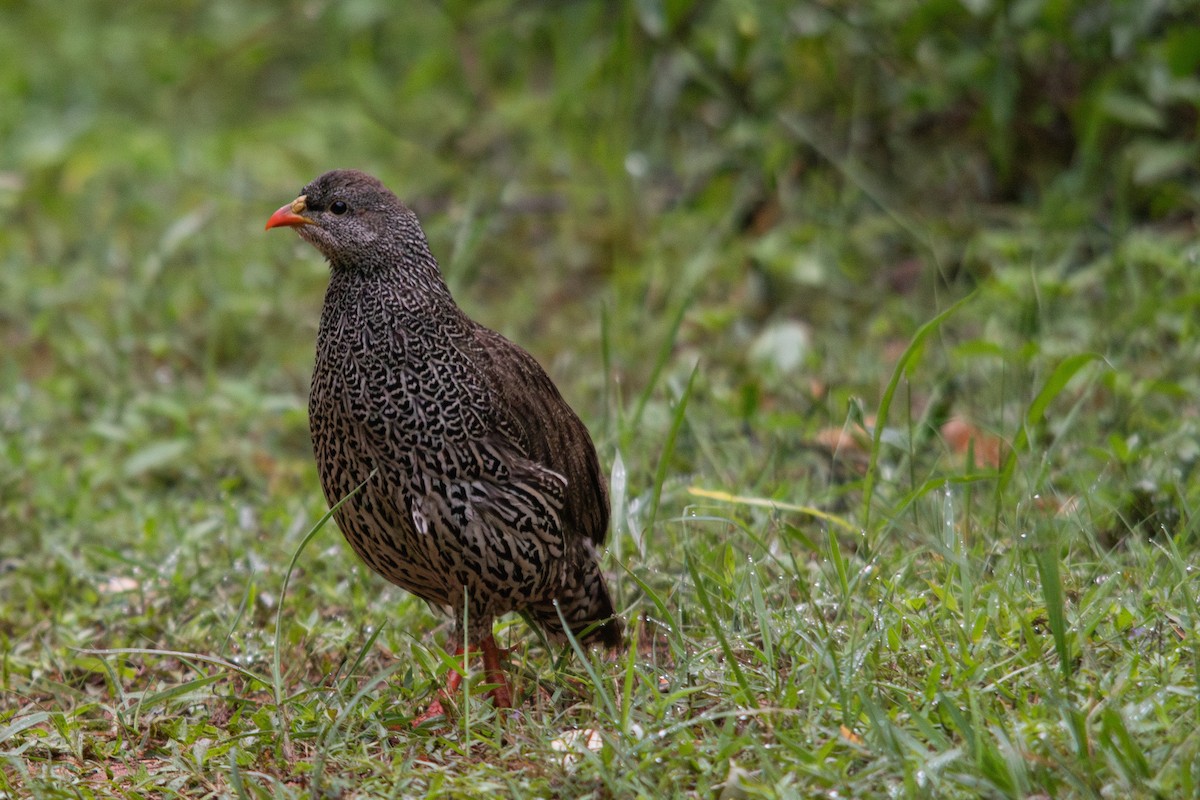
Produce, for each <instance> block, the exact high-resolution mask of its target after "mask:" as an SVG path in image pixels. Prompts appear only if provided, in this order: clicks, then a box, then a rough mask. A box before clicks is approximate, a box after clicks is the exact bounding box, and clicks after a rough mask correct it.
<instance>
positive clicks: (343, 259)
mask: <svg viewBox="0 0 1200 800" xmlns="http://www.w3.org/2000/svg"><path fill="white" fill-rule="evenodd" d="M302 195H303V196H304V197H305V206H304V208H305V213H306V214H307V215H308V216H309V218H311V219H312V220H313V221H314V224H306V225H302V226H298V227H297V232H298V233H299V234H300V235H301V236H302V237H303V238H304V239H305V240H307V241H308V242H310V243H311V244H313V245H314V246H315V247H316V248H317V249H318V250H320V251H321V252H322V253H323V254H324V255H325V257H326V258H327V259H328V260H329V263H330V267H331V277H330V282H329V288H328V290H327V292H326V295H325V306H324V309H323V311H322V314H321V325H320V332H319V334H318V338H317V359H316V366H315V368H314V371H313V380H312V392H311V395H310V399H309V420H310V427H311V432H312V439H313V447H314V450H315V453H316V458H317V467H318V471H319V473H320V476H321V484H322V486H323V488H324V491H325V496H326V498H327V499H328V500H329V502H330V503H331V504H333V503H336V502H338V501H339V500H341V499H342V498H343V497H345V496H346V495H347V494H349V493H350V492H351V491H352V490H353V489H354V488H355V487H357V486H358V485H359V484H361V483H362V482H363V481H365V480H367V478H368V476H369V475H370V474H371V472H372V471H373V470H374V471H375V475H374V477H373V478H371V479H370V480H369V481H368V483H367V484H366V485H365V486H364V487H363V490H362V491H361V492H359V493H358V494H356V495H355V496H353V497H351V498H350V499H349V500H348V501H347V502H346V503H345V504H343V505H342V507H341V508H340V509H338V511H337V513H336V515H335V516H336V519H337V522H338V525H339V527H340V528H341V530H342V532H343V533H344V534H345V537H346V539H347V541H348V542H349V543H350V545H351V547H353V549H354V551H355V552H356V553H357V554H358V555H359V556H360V557H361V558H362V560H363V561H365V562H366V563H367V564H368V565H369V566H370V567H371V568H372V569H373V570H375V571H376V572H378V573H379V574H380V575H382V576H383V577H385V578H387V579H388V580H389V581H392V582H393V583H395V584H397V585H399V586H402V587H403V588H405V589H407V590H409V591H411V592H413V593H414V594H416V595H418V596H420V597H422V598H424V599H425V600H427V601H429V602H431V603H434V604H436V605H439V606H444V607H448V608H450V609H452V611H453V613H454V619H455V620H456V623H457V625H458V626H459V627H461V624H462V617H463V614H462V611H463V604H464V598H465V602H467V604H468V605H467V612H468V613H467V618H468V621H469V629H468V630H467V631H465V632H464V631H462V630H461V629H458V630H456V633H455V639H454V641H456V642H461V641H462V640H463V634H464V633H466V635H467V637H468V639H469V640H470V641H479V640H481V639H482V638H483V637H484V636H490V633H491V626H492V622H493V619H494V618H495V617H497V616H499V615H501V614H504V613H506V612H509V611H523V612H526V613H527V614H528V615H529V616H530V617H531V618H532V619H534V620H536V621H537V622H538V624H540V625H541V626H542V627H543V628H544V629H545V630H546V632H547V634H548V635H549V636H551V637H552V638H560V637H561V635H562V624H561V621H560V619H559V616H558V611H557V610H556V608H555V604H556V603H557V606H558V608H559V609H561V611H562V615H563V617H564V618H565V619H566V620H567V621H568V624H569V625H570V627H571V629H572V632H573V633H575V634H582V633H583V632H584V631H585V630H586V629H588V628H589V627H591V626H594V627H591V630H590V632H589V633H588V634H587V637H586V638H587V640H595V641H599V642H601V643H603V644H605V645H607V646H610V647H615V646H617V645H618V644H619V643H620V640H621V625H620V622H619V621H618V620H617V618H616V617H615V616H614V612H613V606H612V601H611V599H610V595H609V592H608V587H607V585H606V583H605V580H604V577H603V575H602V573H601V572H600V569H599V564H598V556H597V548H598V547H599V546H600V545H602V544H603V543H604V540H605V537H606V535H607V530H608V517H609V503H608V492H607V489H606V488H605V483H604V478H603V475H602V473H601V471H600V464H599V462H598V460H597V457H596V450H595V447H594V446H593V444H592V440H591V438H590V437H589V435H588V432H587V429H586V428H585V427H584V425H583V423H582V422H581V421H580V420H579V417H578V416H576V414H575V412H574V411H572V410H571V408H570V406H568V405H567V403H566V402H565V401H564V400H563V399H562V396H561V395H560V394H559V392H558V390H557V389H556V388H555V386H554V384H553V383H552V382H551V381H550V379H549V377H547V375H546V373H545V372H544V371H543V370H542V368H541V367H540V366H539V365H538V363H537V362H536V361H535V360H534V359H533V357H532V356H530V355H529V354H528V353H527V352H525V351H524V350H522V349H521V348H520V347H518V346H517V345H515V344H513V343H512V342H510V341H509V340H508V339H506V338H504V337H503V336H501V335H500V334H498V333H496V332H495V331H492V330H489V329H488V328H485V327H483V326H482V325H479V324H478V323H476V322H474V321H472V320H471V319H469V318H468V317H467V316H466V315H465V314H464V313H463V312H462V311H461V310H460V309H459V308H458V306H457V305H456V304H455V303H454V300H453V299H452V298H451V296H450V292H449V290H448V289H447V287H446V284H445V282H444V281H443V280H442V277H441V274H440V271H439V269H438V265H437V262H436V261H435V260H434V258H433V255H432V254H431V253H430V251H429V246H428V244H427V243H426V240H425V235H424V233H423V232H422V230H421V227H420V224H419V223H418V221H417V218H416V216H415V215H414V214H413V213H412V212H411V211H410V210H409V209H408V208H406V207H405V206H404V205H403V204H402V203H401V202H400V201H399V200H398V199H397V198H396V197H395V196H394V195H393V194H392V193H391V192H390V191H388V190H387V189H386V188H385V187H384V186H383V184H381V183H380V182H379V181H378V180H376V179H375V178H373V177H371V176H369V175H366V174H364V173H361V172H356V171H352V170H338V171H334V172H329V173H326V174H324V175H322V176H321V177H319V178H317V179H316V180H315V181H313V182H312V183H310V184H309V185H308V186H306V187H304V189H303V191H302ZM338 201H340V203H341V204H344V206H342V205H338V206H336V208H337V209H339V210H341V209H343V208H344V210H342V213H334V212H333V211H331V207H332V206H333V204H334V203H335V202H338Z"/></svg>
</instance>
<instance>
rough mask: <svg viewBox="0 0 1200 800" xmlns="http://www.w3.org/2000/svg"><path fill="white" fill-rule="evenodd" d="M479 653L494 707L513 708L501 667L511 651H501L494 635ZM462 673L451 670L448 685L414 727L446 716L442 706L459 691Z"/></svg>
mask: <svg viewBox="0 0 1200 800" xmlns="http://www.w3.org/2000/svg"><path fill="white" fill-rule="evenodd" d="M478 646H479V652H482V653H483V669H484V675H485V676H486V679H487V682H488V683H490V684H492V685H493V688H492V689H491V691H490V692H489V694H490V695H491V696H492V705H494V706H495V707H496V708H512V691H511V690H510V689H509V688H508V679H507V678H505V677H504V669H503V668H502V667H501V666H500V658H501V656H507V655H508V654H509V652H511V649H504V650H501V649H500V648H499V647H497V646H496V638H495V637H494V636H492V634H490V633H489V634H488V635H487V638H485V639H484V640H483V641H481V642H479V645H478ZM473 652H476V651H475V648H472V649H471V650H469V651H467V655H468V658H469V657H470V654H471V653H473ZM462 654H463V649H462V648H461V647H459V648H458V649H457V650H455V651H454V655H455V656H461V655H462ZM466 668H467V665H466V663H465V662H464V663H463V669H464V670H465V669H466ZM462 679H463V676H462V673H461V672H459V671H458V670H456V669H452V670H450V672H449V673H448V674H447V675H446V685H445V686H443V687H442V689H441V691H439V692H438V696H437V698H435V699H434V701H433V702H432V703H430V704H429V707H428V708H426V709H425V713H423V714H421V715H419V716H418V717H417V718H416V719H414V720H413V722H412V724H413V727H414V728H416V727H419V726H421V725H424V724H425V723H426V722H429V721H430V720H431V719H436V718H437V717H441V716H445V714H446V708H445V706H443V705H442V701H443V700H447V701H448V700H449V699H450V697H451V696H452V695H453V694H454V693H455V692H457V691H458V688H459V686H461V685H462Z"/></svg>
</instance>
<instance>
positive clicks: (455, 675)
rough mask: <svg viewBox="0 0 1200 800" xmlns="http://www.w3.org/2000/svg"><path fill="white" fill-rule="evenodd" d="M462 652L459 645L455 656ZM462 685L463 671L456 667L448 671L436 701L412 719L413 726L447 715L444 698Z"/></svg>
mask: <svg viewBox="0 0 1200 800" xmlns="http://www.w3.org/2000/svg"><path fill="white" fill-rule="evenodd" d="M462 654H463V649H462V648H461V647H459V648H458V649H457V650H455V651H454V656H455V657H456V658H457V657H458V656H461V655H462ZM466 668H467V665H466V662H465V661H464V663H463V669H466ZM461 685H462V673H461V672H459V671H458V670H456V669H452V670H450V672H448V673H447V674H446V684H445V685H444V686H443V687H442V688H441V690H440V691H439V692H438V696H437V697H436V698H435V699H434V701H433V702H432V703H430V704H429V708H427V709H425V713H424V714H420V715H419V716H417V718H416V719H414V720H413V721H412V725H413V727H414V728H417V727H420V726H421V725H424V724H425V723H426V722H429V720H431V719H436V718H437V717H443V716H445V715H446V709H445V707H444V706H442V700H449V699H450V697H451V696H452V695H453V694H454V693H455V692H457V691H458V687H459V686H461Z"/></svg>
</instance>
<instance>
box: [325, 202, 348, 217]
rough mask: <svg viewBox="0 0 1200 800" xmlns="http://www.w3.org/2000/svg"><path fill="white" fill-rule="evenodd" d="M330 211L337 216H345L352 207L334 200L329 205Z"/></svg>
mask: <svg viewBox="0 0 1200 800" xmlns="http://www.w3.org/2000/svg"><path fill="white" fill-rule="evenodd" d="M329 210H330V211H332V212H333V213H335V214H345V213H346V212H347V211H349V210H350V206H348V205H346V202H345V201H344V200H334V201H333V202H332V203H330V204H329Z"/></svg>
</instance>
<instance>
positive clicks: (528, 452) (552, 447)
mask: <svg viewBox="0 0 1200 800" xmlns="http://www.w3.org/2000/svg"><path fill="white" fill-rule="evenodd" d="M475 336H476V341H477V343H478V346H479V361H478V362H477V363H479V364H482V365H483V371H484V373H485V376H486V378H487V380H488V383H489V384H490V386H491V388H492V390H493V391H494V392H495V393H496V394H497V395H498V397H499V399H500V400H501V405H502V407H503V409H504V411H503V412H502V416H501V418H500V419H499V420H498V422H499V423H500V429H501V431H500V432H501V434H502V435H504V436H506V437H507V438H509V439H510V440H511V441H512V442H513V444H515V445H517V446H518V447H519V448H520V449H521V450H523V451H524V453H525V456H526V458H528V459H529V460H530V461H531V462H533V463H534V464H536V465H539V466H541V467H542V468H544V469H546V470H549V471H551V472H554V473H557V474H558V475H561V476H562V477H563V478H564V479H565V480H566V493H565V497H564V502H563V509H562V512H561V517H562V523H563V528H564V532H565V533H566V535H568V536H581V537H584V538H587V539H590V540H591V541H592V542H594V543H596V544H597V545H601V544H603V543H604V540H605V537H606V536H607V534H608V515H609V506H608V487H607V485H606V483H605V480H604V475H603V473H602V472H601V471H600V462H599V459H597V457H596V448H595V446H594V445H593V444H592V438H591V436H590V435H589V434H588V431H587V428H586V427H585V426H584V424H583V422H582V421H581V420H580V419H579V417H578V416H577V415H576V414H575V412H574V411H573V410H572V409H571V407H570V406H569V405H567V403H566V401H565V400H563V398H562V395H561V394H559V392H558V388H557V387H556V386H555V385H554V383H553V382H552V381H551V380H550V378H549V376H548V375H546V372H545V370H543V369H542V367H541V365H540V364H538V362H537V361H536V360H535V359H534V358H533V356H531V355H529V353H527V352H525V351H524V350H522V349H521V348H520V347H518V346H517V345H515V344H513V343H512V342H510V341H509V340H508V339H506V338H504V337H503V336H501V335H500V334H499V333H496V332H495V331H493V330H490V329H488V328H485V327H483V326H479V327H477V328H476V332H475Z"/></svg>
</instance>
